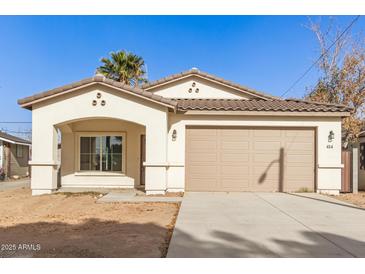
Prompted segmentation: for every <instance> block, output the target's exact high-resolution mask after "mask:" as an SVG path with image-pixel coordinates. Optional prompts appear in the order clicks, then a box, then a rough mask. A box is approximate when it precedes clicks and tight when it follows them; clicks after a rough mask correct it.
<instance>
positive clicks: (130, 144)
mask: <svg viewBox="0 0 365 274" xmlns="http://www.w3.org/2000/svg"><path fill="white" fill-rule="evenodd" d="M61 132H62V144H61V184H62V186H68V187H70V186H76V187H77V186H78V187H93V186H104V187H116V186H125V187H134V186H138V185H139V184H140V138H141V135H142V134H145V128H144V126H141V125H138V124H134V123H130V122H125V121H121V120H112V119H93V120H85V121H79V122H75V123H71V124H69V125H67V127H61ZM100 132H108V133H112V132H115V133H116V134H118V133H120V132H122V133H124V134H125V141H124V145H125V147H124V148H123V149H124V150H123V152H124V153H125V174H124V175H118V174H109V175H108V177H107V179H105V177H104V176H101V175H102V174H99V175H98V176H95V174H97V172H96V173H95V172H94V173H93V175H94V176H90V175H91V174H92V173H90V172H79V170H78V161H79V159H78V155H77V153H78V151H79V142H78V138H79V137H78V134H82V133H100Z"/></svg>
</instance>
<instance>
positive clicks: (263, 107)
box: [175, 99, 351, 112]
mask: <svg viewBox="0 0 365 274" xmlns="http://www.w3.org/2000/svg"><path fill="white" fill-rule="evenodd" d="M175 100H176V102H177V109H178V110H179V111H187V110H222V111H277V112H283V111H284V112H350V111H351V108H348V107H346V106H343V105H334V104H324V103H317V102H310V101H303V100H294V99H286V100H280V99H277V100H237V99H175Z"/></svg>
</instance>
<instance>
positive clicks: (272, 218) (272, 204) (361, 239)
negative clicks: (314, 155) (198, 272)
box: [167, 192, 365, 257]
mask: <svg viewBox="0 0 365 274" xmlns="http://www.w3.org/2000/svg"><path fill="white" fill-rule="evenodd" d="M167 257H365V209H360V208H357V207H355V206H352V205H350V204H346V203H343V202H340V201H338V200H335V199H332V198H328V197H326V196H322V195H319V194H315V193H308V194H285V193H194V192H192V193H186V194H185V196H184V199H183V202H182V205H181V208H180V212H179V215H178V218H177V222H176V226H175V229H174V233H173V236H172V239H171V242H170V246H169V250H168V254H167Z"/></svg>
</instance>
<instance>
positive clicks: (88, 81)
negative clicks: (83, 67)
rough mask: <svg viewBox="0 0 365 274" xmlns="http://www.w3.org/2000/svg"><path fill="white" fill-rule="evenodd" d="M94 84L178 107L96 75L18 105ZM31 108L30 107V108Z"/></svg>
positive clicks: (167, 100)
mask: <svg viewBox="0 0 365 274" xmlns="http://www.w3.org/2000/svg"><path fill="white" fill-rule="evenodd" d="M92 83H102V84H106V85H109V86H112V87H115V88H118V89H120V90H121V91H126V92H127V93H129V94H133V95H137V96H140V97H144V98H148V99H150V100H152V101H155V102H157V103H162V104H166V105H169V106H171V107H172V108H175V107H176V102H174V101H173V100H171V99H168V98H165V97H162V96H159V95H156V94H153V93H152V92H148V91H145V90H143V89H140V88H137V87H132V86H129V85H125V84H123V83H120V82H117V81H114V80H111V79H108V78H106V77H104V76H101V75H95V76H94V77H91V78H87V79H84V80H81V81H78V82H75V83H72V84H68V85H65V86H61V87H58V88H55V89H51V90H48V91H45V92H41V93H37V94H35V95H32V96H29V97H26V98H23V99H19V100H18V104H19V105H23V106H24V107H27V106H28V105H31V103H32V102H34V101H37V100H41V99H46V98H47V97H51V96H55V95H57V94H60V93H63V92H66V91H68V90H71V89H74V88H78V87H82V86H85V85H88V84H92ZM28 108H30V107H28Z"/></svg>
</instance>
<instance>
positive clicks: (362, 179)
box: [359, 137, 365, 190]
mask: <svg viewBox="0 0 365 274" xmlns="http://www.w3.org/2000/svg"><path fill="white" fill-rule="evenodd" d="M359 141H360V143H365V137H362V138H360V140H359ZM359 152H360V151H359ZM359 156H360V153H359ZM359 167H360V165H359ZM359 189H360V190H365V169H359Z"/></svg>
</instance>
